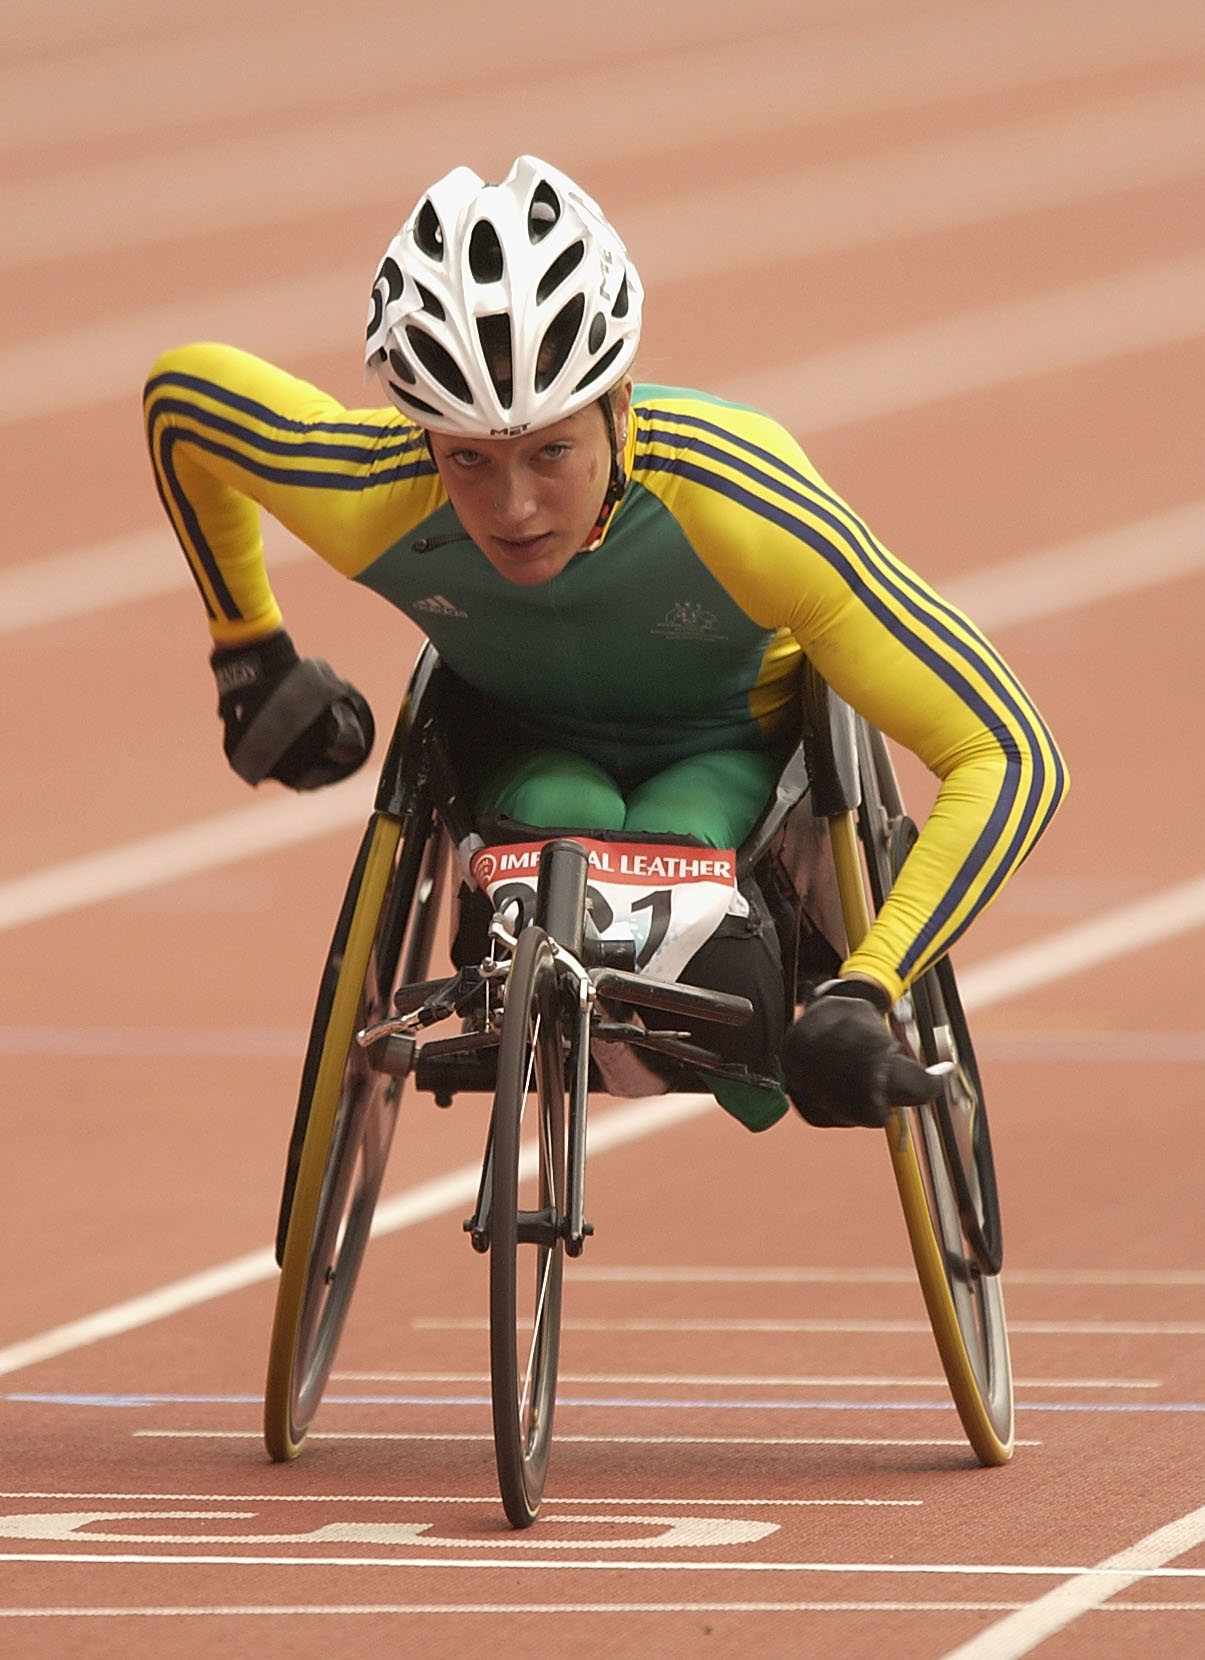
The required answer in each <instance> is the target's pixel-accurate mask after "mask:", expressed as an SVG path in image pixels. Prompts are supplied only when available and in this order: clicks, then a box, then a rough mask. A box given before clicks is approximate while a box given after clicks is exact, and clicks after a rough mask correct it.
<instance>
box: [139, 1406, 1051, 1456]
mask: <svg viewBox="0 0 1205 1660" xmlns="http://www.w3.org/2000/svg"><path fill="white" fill-rule="evenodd" d="M948 1409H949V1403H948V1402H947V1403H946V1410H948ZM131 1433H132V1435H133V1438H134V1440H136V1441H262V1439H263V1436H262V1434H261V1432H260V1431H259V1430H254V1429H136V1430H133V1431H132V1432H131ZM556 1439H557V1445H558V1446H560V1445H561V1444H562V1443H563V1442H568V1443H571V1444H572V1445H574V1446H579V1447H924V1448H932V1447H954V1448H957V1449H959V1450H961V1451H962V1452H966V1449H967V1441H966V1436H965V1435H942V1436H936V1435H566V1434H562V1433H561V1431H559V1430H558V1431H557V1437H556ZM308 1440H309V1441H407V1442H408V1441H422V1442H439V1443H440V1444H441V1445H442V1444H443V1443H445V1442H446V1443H460V1442H474V1443H479V1444H481V1445H483V1446H485V1445H488V1446H491V1447H492V1446H493V1444H494V1438H493V1435H492V1434H479V1433H477V1432H476V1431H472V1430H463V1431H442V1430H391V1429H365V1430H355V1429H353V1430H311V1431H310V1434H309V1437H308ZM1016 1445H1017V1446H1018V1447H1040V1446H1041V1445H1042V1443H1041V1441H1037V1440H1029V1441H1017V1442H1016Z"/></svg>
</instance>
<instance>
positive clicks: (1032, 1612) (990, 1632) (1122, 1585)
mask: <svg viewBox="0 0 1205 1660" xmlns="http://www.w3.org/2000/svg"><path fill="white" fill-rule="evenodd" d="M1201 1544H1205V1506H1202V1507H1201V1508H1200V1509H1199V1510H1190V1511H1189V1512H1188V1513H1187V1515H1184V1516H1181V1517H1179V1519H1178V1520H1176V1521H1174V1522H1169V1523H1168V1524H1167V1525H1166V1526H1165V1527H1160V1528H1156V1529H1155V1531H1154V1532H1153V1533H1148V1534H1146V1535H1145V1537H1143V1538H1142V1539H1139V1540H1138V1541H1137V1542H1136V1543H1135V1544H1133V1545H1129V1546H1127V1548H1126V1549H1125V1550H1121V1551H1118V1552H1117V1553H1116V1554H1115V1555H1113V1556H1108V1557H1106V1558H1105V1560H1104V1561H1103V1562H1098V1563H1097V1564H1096V1566H1095V1567H1092V1568H1080V1569H1070V1570H1068V1572H1069V1573H1070V1575H1071V1577H1070V1578H1068V1580H1067V1581H1066V1583H1065V1584H1063V1585H1060V1586H1058V1587H1057V1588H1056V1589H1055V1590H1053V1591H1047V1592H1046V1594H1045V1595H1044V1596H1041V1597H1038V1598H1037V1600H1036V1601H1034V1602H1031V1603H1029V1604H1027V1605H1026V1606H1025V1607H1024V1608H1020V1609H1018V1610H1017V1611H1016V1612H1015V1613H1012V1614H1009V1615H1008V1616H1007V1617H1006V1618H1005V1619H1003V1620H1000V1621H998V1622H997V1623H996V1624H995V1625H992V1626H989V1627H988V1628H987V1630H986V1631H981V1632H980V1633H979V1634H978V1635H977V1636H975V1637H972V1638H971V1640H970V1642H966V1643H960V1644H959V1645H958V1646H957V1647H956V1648H952V1649H948V1650H947V1651H946V1653H945V1654H943V1656H942V1660H1022V1656H1024V1655H1026V1654H1031V1653H1032V1652H1033V1650H1034V1649H1035V1648H1037V1647H1038V1646H1039V1645H1040V1644H1041V1643H1044V1642H1045V1641H1046V1639H1047V1638H1048V1637H1053V1636H1055V1635H1056V1634H1057V1633H1058V1632H1060V1631H1065V1630H1066V1628H1067V1627H1068V1626H1069V1625H1072V1624H1073V1623H1074V1622H1075V1621H1076V1620H1078V1619H1079V1618H1080V1617H1081V1616H1082V1615H1084V1614H1087V1613H1091V1612H1092V1611H1093V1610H1094V1609H1097V1608H1099V1607H1100V1606H1101V1605H1102V1603H1106V1602H1107V1601H1108V1600H1109V1598H1110V1597H1111V1596H1113V1595H1114V1593H1115V1592H1117V1591H1126V1590H1128V1589H1129V1588H1130V1586H1131V1585H1136V1584H1138V1583H1139V1582H1140V1581H1142V1580H1144V1579H1155V1578H1170V1577H1173V1576H1177V1575H1182V1576H1183V1577H1185V1578H1198V1579H1199V1578H1203V1577H1205V1568H1169V1567H1168V1566H1167V1563H1168V1562H1170V1561H1172V1560H1173V1559H1174V1558H1175V1557H1177V1556H1183V1555H1185V1553H1186V1552H1188V1551H1190V1550H1194V1549H1195V1548H1196V1547H1197V1546H1198V1545H1201Z"/></svg>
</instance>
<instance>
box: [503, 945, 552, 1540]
mask: <svg viewBox="0 0 1205 1660" xmlns="http://www.w3.org/2000/svg"><path fill="white" fill-rule="evenodd" d="M559 999H560V991H559V987H558V983H557V972H556V965H555V961H554V958H553V952H552V946H551V944H550V942H549V938H548V935H547V934H546V933H545V932H544V930H543V929H542V928H541V927H539V926H537V925H535V924H532V925H531V926H530V927H528V928H525V929H524V930H523V931H522V932H521V933H520V935H519V937H518V941H517V943H516V948H515V954H514V960H513V962H512V965H511V970H510V975H509V977H508V980H507V986H506V1003H505V1008H504V1012H503V1017H502V1037H501V1045H500V1049H499V1054H498V1082H497V1091H496V1094H495V1097H494V1116H493V1138H492V1178H491V1195H490V1246H489V1256H490V1276H489V1279H490V1286H489V1294H490V1390H491V1401H492V1408H493V1424H494V1451H495V1457H496V1461H497V1468H498V1484H499V1488H500V1490H501V1494H502V1505H503V1508H504V1510H505V1511H506V1515H507V1518H508V1520H509V1521H510V1523H511V1525H512V1526H513V1527H516V1528H525V1527H530V1526H531V1524H532V1523H533V1522H534V1521H535V1519H536V1516H537V1515H538V1514H539V1509H540V1503H541V1500H542V1498H543V1495H544V1483H545V1480H546V1477H547V1473H548V1460H549V1454H550V1452H551V1448H552V1423H553V1415H554V1411H555V1407H556V1380H557V1364H558V1358H559V1353H560V1336H561V1289H562V1279H563V1275H564V1266H565V1251H564V1237H563V1226H562V1223H563V1218H564V1214H565V1179H566V1176H565V1161H566V1142H565V1077H564V1054H563V1047H562V1036H561V1018H560V1009H559ZM532 1108H534V1115H535V1119H536V1123H535V1126H534V1127H535V1130H536V1145H535V1148H534V1149H533V1150H531V1151H530V1152H526V1151H525V1150H524V1149H522V1148H521V1146H520V1138H521V1135H522V1130H523V1123H524V1118H525V1117H527V1119H528V1126H529V1128H530V1127H531V1125H530V1115H531V1109H532ZM533 1271H534V1272H533ZM524 1286H525V1287H526V1290H525V1289H524Z"/></svg>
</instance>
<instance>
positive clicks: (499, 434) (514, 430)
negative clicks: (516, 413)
mask: <svg viewBox="0 0 1205 1660" xmlns="http://www.w3.org/2000/svg"><path fill="white" fill-rule="evenodd" d="M530 425H531V422H530V421H524V423H523V425H522V426H521V427H491V428H490V437H491V438H521V437H522V436H523V434H524V433H525V432H526V431H527V429H528V427H530Z"/></svg>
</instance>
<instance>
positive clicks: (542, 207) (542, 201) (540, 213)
mask: <svg viewBox="0 0 1205 1660" xmlns="http://www.w3.org/2000/svg"><path fill="white" fill-rule="evenodd" d="M560 217H561V199H560V197H559V196H558V195H557V193H556V191H555V190H554V189H553V188H552V186H551V185H550V184H549V183H548V180H547V179H541V180H540V182H539V184H538V185H537V186H536V188H535V191H534V192H533V194H532V198H531V206H530V207H529V208H528V210H527V234H528V236H530V237H531V240H532V241H533V242H542V241H543V240H544V238H545V237H546V236H547V235H548V233H549V231H550V230H551V229H552V227H553V226H554V225H555V224H556V222H557V220H558V219H559V218H560Z"/></svg>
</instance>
